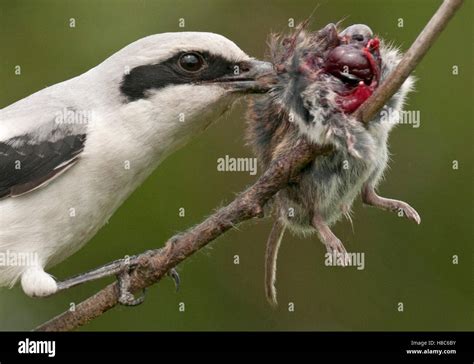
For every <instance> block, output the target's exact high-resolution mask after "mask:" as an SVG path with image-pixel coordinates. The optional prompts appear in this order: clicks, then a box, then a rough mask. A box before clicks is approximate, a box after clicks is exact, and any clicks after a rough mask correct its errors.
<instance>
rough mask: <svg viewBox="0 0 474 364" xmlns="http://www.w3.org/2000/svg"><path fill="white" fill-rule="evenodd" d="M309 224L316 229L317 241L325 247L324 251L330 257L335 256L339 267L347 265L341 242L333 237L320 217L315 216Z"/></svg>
mask: <svg viewBox="0 0 474 364" xmlns="http://www.w3.org/2000/svg"><path fill="white" fill-rule="evenodd" d="M311 224H312V225H313V227H314V228H315V229H316V231H317V233H318V236H319V239H320V240H321V242H322V243H323V244H324V245H325V246H326V250H327V252H328V253H329V254H331V256H334V255H335V256H336V257H337V258H338V259H339V261H340V264H341V266H343V267H345V266H347V265H348V264H349V259H348V257H349V255H348V254H347V250H346V248H345V247H344V245H343V244H342V242H341V240H339V238H338V237H337V236H336V235H334V233H333V232H332V231H331V229H330V228H329V226H328V225H327V224H326V222H324V220H323V219H322V218H321V216H320V215H315V216H314V217H313V219H312V221H311Z"/></svg>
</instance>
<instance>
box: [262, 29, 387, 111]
mask: <svg viewBox="0 0 474 364" xmlns="http://www.w3.org/2000/svg"><path fill="white" fill-rule="evenodd" d="M303 28H304V27H303V26H302V27H300V28H299V29H297V30H296V31H295V32H294V33H293V34H292V35H290V36H288V37H285V38H278V37H276V38H274V39H273V41H272V44H271V48H272V58H273V63H274V64H275V65H276V70H277V72H278V74H279V76H280V80H281V81H282V82H281V83H280V84H281V86H283V85H284V89H285V91H284V92H283V93H282V96H283V99H284V100H282V102H285V103H286V104H287V105H291V107H292V108H293V109H294V110H293V111H294V112H296V113H298V114H300V116H302V117H304V118H307V117H308V116H309V115H307V114H308V113H309V114H311V113H312V112H311V110H308V107H307V106H305V105H303V104H304V103H305V100H304V97H303V98H302V99H299V97H298V96H300V95H302V94H304V93H305V92H307V90H308V89H315V91H316V92H317V93H318V94H320V95H322V96H321V99H320V103H319V105H315V106H318V107H322V108H325V107H330V108H331V109H332V110H333V111H335V112H341V113H344V114H346V115H350V114H351V113H353V112H354V111H355V110H357V108H358V107H359V106H360V105H361V104H362V103H363V102H364V101H365V100H367V98H368V97H369V96H370V95H371V94H372V93H373V92H374V90H375V88H376V87H377V86H378V85H379V83H380V75H381V71H380V69H381V62H382V60H381V57H380V52H379V46H380V42H379V40H378V38H377V37H375V36H374V35H373V32H372V30H371V29H370V28H369V27H368V26H366V25H363V24H355V25H351V26H350V27H348V28H346V29H344V30H343V31H341V32H338V30H337V28H336V26H335V25H334V24H328V25H327V26H325V27H324V28H323V29H321V30H319V31H316V32H311V33H308V32H306V31H305V30H304V29H303ZM295 96H296V98H295ZM298 103H299V104H300V105H298ZM305 109H306V110H305ZM305 114H306V115H305Z"/></svg>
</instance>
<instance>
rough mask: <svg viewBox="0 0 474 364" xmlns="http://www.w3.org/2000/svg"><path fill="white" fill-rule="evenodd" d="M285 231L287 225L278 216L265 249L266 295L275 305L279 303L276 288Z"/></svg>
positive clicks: (269, 301) (271, 303)
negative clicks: (278, 262) (281, 245)
mask: <svg viewBox="0 0 474 364" xmlns="http://www.w3.org/2000/svg"><path fill="white" fill-rule="evenodd" d="M284 233H285V225H284V224H283V223H282V222H281V221H280V220H279V219H278V218H277V219H276V220H275V223H274V224H273V227H272V231H271V232H270V236H269V237H268V240H267V247H266V251H265V296H266V298H267V301H268V303H270V305H272V306H273V307H276V306H277V305H278V302H277V293H276V288H275V281H276V267H277V258H278V249H279V248H280V243H281V239H282V238H283V234H284Z"/></svg>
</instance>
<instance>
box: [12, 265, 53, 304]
mask: <svg viewBox="0 0 474 364" xmlns="http://www.w3.org/2000/svg"><path fill="white" fill-rule="evenodd" d="M21 287H22V288H23V292H25V294H26V295H28V296H30V297H47V296H51V295H52V294H54V293H56V292H57V290H58V285H57V283H56V280H55V279H54V278H53V277H51V275H50V274H48V273H46V272H45V271H44V269H43V268H42V267H39V266H35V267H29V268H27V269H26V270H25V271H24V272H23V274H22V275H21Z"/></svg>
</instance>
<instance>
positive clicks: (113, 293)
mask: <svg viewBox="0 0 474 364" xmlns="http://www.w3.org/2000/svg"><path fill="white" fill-rule="evenodd" d="M462 2H463V0H445V1H444V2H443V4H442V5H441V7H440V8H439V9H438V11H437V12H436V14H435V15H434V16H433V17H432V19H431V20H430V22H429V23H428V24H427V26H426V27H425V29H424V30H423V31H422V32H421V34H420V35H419V36H418V38H417V39H416V41H415V42H414V43H413V45H412V46H411V47H410V49H409V50H408V52H407V53H406V54H405V56H404V57H403V60H402V61H401V62H400V65H399V66H398V67H397V68H396V70H395V71H394V72H393V74H392V75H390V76H389V77H388V79H387V80H386V81H385V82H384V83H383V84H382V85H381V86H380V87H379V88H378V89H377V90H376V91H375V92H374V94H373V95H372V96H371V97H370V98H369V99H368V100H367V101H366V102H365V103H364V104H363V105H362V106H361V108H360V109H359V111H358V114H357V117H358V118H359V119H360V120H361V121H363V122H365V123H367V122H368V121H370V120H371V119H372V118H373V117H374V116H375V115H376V113H377V112H378V111H379V110H380V109H381V108H382V107H383V105H384V104H385V103H386V102H387V100H388V99H390V97H392V96H393V94H394V93H395V92H396V91H397V90H398V88H399V87H400V86H401V85H402V84H403V82H404V81H405V80H406V79H407V77H408V76H409V74H410V73H411V72H412V71H413V69H414V68H415V66H416V65H417V64H418V63H419V62H420V60H421V59H422V58H423V56H424V55H425V54H426V52H427V51H428V49H429V48H430V46H431V45H432V44H433V43H434V41H435V39H436V37H437V36H438V35H439V34H440V33H441V31H442V30H443V29H444V28H445V26H446V24H447V23H448V21H449V20H450V19H451V18H452V16H453V15H454V13H455V12H456V10H457V9H458V8H459V7H460V6H461V4H462ZM329 152H330V148H327V147H325V148H322V147H319V146H315V145H310V144H309V143H307V142H306V140H304V139H301V140H300V143H299V144H298V145H297V147H295V148H293V149H292V150H291V151H289V152H288V154H286V155H284V156H283V157H281V158H279V159H277V160H275V161H273V162H272V163H271V165H270V167H269V168H268V169H267V171H266V172H265V173H264V174H263V175H262V176H261V177H260V178H259V179H258V180H257V182H256V183H255V184H254V185H252V186H251V187H250V188H248V189H247V190H246V191H244V192H242V193H241V194H240V195H239V196H237V198H236V199H235V200H234V201H232V202H231V203H230V204H229V205H227V206H225V207H223V208H221V209H219V210H218V211H217V212H215V213H214V214H213V215H211V216H210V217H208V218H207V219H206V220H205V221H204V222H202V223H201V224H199V225H197V226H195V227H193V228H191V229H189V230H188V231H186V232H184V233H181V234H178V235H176V236H174V237H172V238H171V239H169V240H168V241H167V242H166V244H165V246H164V247H163V248H162V249H158V250H154V251H151V252H147V253H143V254H140V255H138V256H137V257H136V258H135V259H134V265H135V266H136V268H135V269H134V270H133V272H132V273H131V277H130V278H131V285H130V291H131V292H137V291H139V290H142V289H144V288H146V287H148V286H150V285H152V284H154V283H156V282H158V281H159V280H160V279H161V278H162V277H163V276H164V275H165V274H166V273H167V272H168V271H169V270H170V269H172V268H174V267H176V266H177V265H178V264H179V263H180V262H182V261H183V260H185V259H186V258H187V257H189V256H191V255H192V254H193V253H195V252H196V251H198V250H199V249H201V248H203V247H204V246H206V245H207V244H208V243H210V242H211V241H213V240H214V239H216V238H217V237H219V236H220V235H222V234H223V233H225V232H226V231H227V230H229V229H231V228H232V227H234V226H235V225H237V224H239V223H241V222H243V221H245V220H248V219H251V218H254V217H261V216H263V207H264V206H265V204H266V203H267V202H268V201H269V200H270V199H271V197H272V196H273V195H275V194H276V193H277V192H278V191H279V190H280V189H282V188H284V187H285V186H286V185H287V184H288V183H289V182H291V181H292V180H293V179H295V178H296V177H297V176H298V174H299V172H300V171H301V169H302V168H304V167H305V166H306V165H307V164H308V163H310V162H311V161H312V160H313V159H314V158H315V157H317V156H318V155H322V154H326V153H329ZM118 295H119V288H118V284H117V282H115V283H112V284H110V285H108V286H107V287H105V288H104V289H102V290H101V291H99V292H98V293H96V294H95V295H93V296H91V297H89V298H88V299H86V300H85V301H83V302H81V303H80V304H78V305H76V307H75V310H74V311H66V312H64V313H62V314H60V315H59V316H56V317H55V318H53V319H51V320H50V321H48V322H46V323H44V324H42V325H40V326H39V327H37V328H36V331H68V330H73V329H75V328H77V327H79V326H82V325H84V324H86V323H87V322H89V321H91V320H93V319H94V318H96V317H98V316H100V315H101V314H103V313H104V312H106V311H108V310H109V309H111V308H113V307H114V306H115V305H117V303H118Z"/></svg>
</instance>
